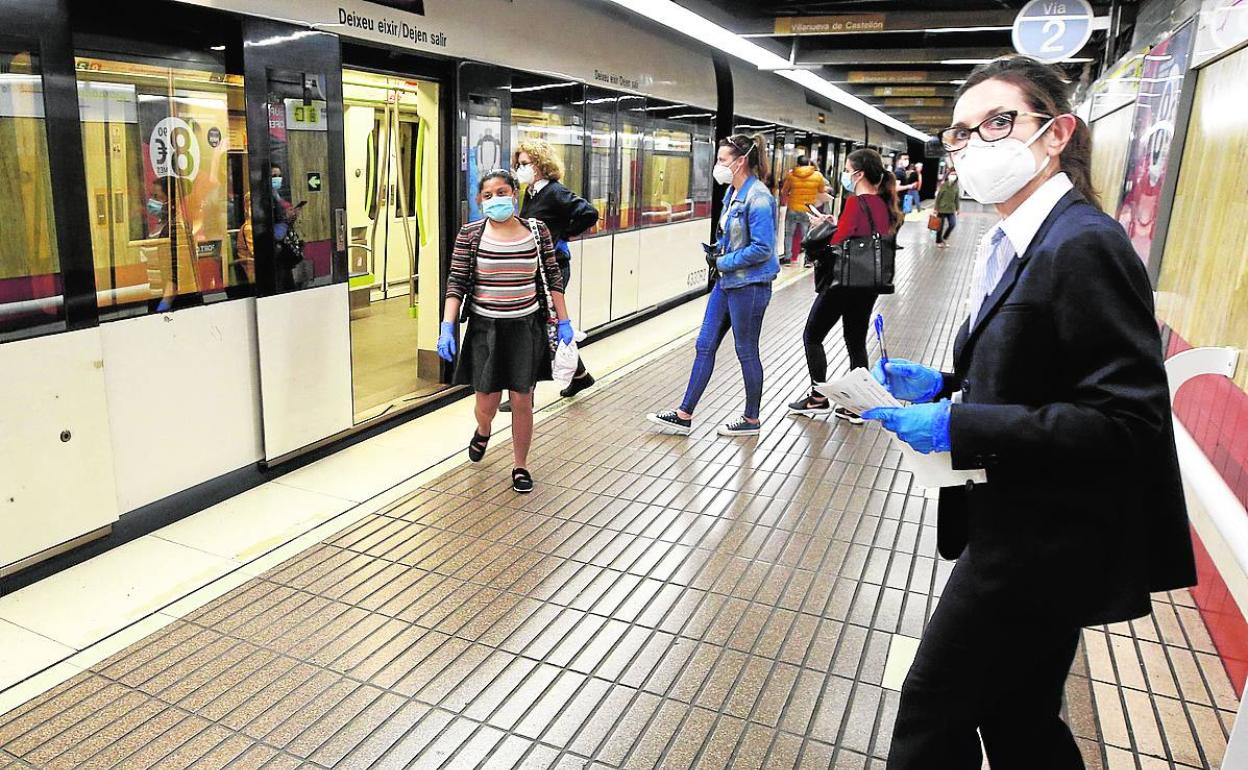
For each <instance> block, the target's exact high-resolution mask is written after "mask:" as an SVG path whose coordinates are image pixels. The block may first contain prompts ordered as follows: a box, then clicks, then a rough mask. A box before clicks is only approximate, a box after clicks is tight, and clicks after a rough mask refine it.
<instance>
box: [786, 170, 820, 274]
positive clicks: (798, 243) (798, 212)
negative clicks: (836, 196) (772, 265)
mask: <svg viewBox="0 0 1248 770" xmlns="http://www.w3.org/2000/svg"><path fill="white" fill-rule="evenodd" d="M827 189H828V183H827V180H825V179H824V178H823V174H820V173H819V169H817V168H815V164H813V163H811V162H810V158H808V157H806V156H805V155H798V156H797V165H796V166H795V167H794V168H793V170H791V171H790V172H789V173H788V174H786V175H785V177H784V184H783V185H781V187H780V203H781V204H782V205H783V206H785V214H784V252H785V253H784V259H783V260H782V262H781V263H782V264H786V265H791V264H793V263H794V262H795V261H796V260H797V255H798V252H800V251H801V250H802V239H803V238H805V237H806V229H807V228H808V227H809V226H810V212H809V211H807V210H806V206H807V205H808V204H813V203H815V199H816V198H817V197H818V196H820V195H822V194H823V193H824V192H826V191H827Z"/></svg>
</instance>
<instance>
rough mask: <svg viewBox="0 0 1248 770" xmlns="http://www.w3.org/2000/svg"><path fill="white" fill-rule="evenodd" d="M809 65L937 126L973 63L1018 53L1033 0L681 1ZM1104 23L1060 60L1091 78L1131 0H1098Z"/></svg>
mask: <svg viewBox="0 0 1248 770" xmlns="http://www.w3.org/2000/svg"><path fill="white" fill-rule="evenodd" d="M676 1H677V2H678V3H679V4H680V5H683V6H685V7H686V8H688V9H690V10H692V11H695V12H697V13H699V14H701V15H702V16H705V17H707V18H709V19H711V20H712V21H715V22H717V23H718V24H720V25H722V26H725V27H727V28H728V29H731V30H732V31H733V32H736V33H738V34H741V35H745V36H748V37H749V38H751V39H752V40H753V41H754V42H756V43H759V44H760V45H764V46H766V47H768V48H770V49H771V50H773V51H775V52H776V53H778V54H780V55H783V56H786V57H787V58H788V59H789V61H790V62H792V63H793V64H794V66H795V67H800V68H802V69H810V70H812V71H814V72H816V73H817V74H819V75H820V77H823V78H825V79H827V80H829V81H831V82H833V83H835V84H836V85H838V86H839V87H841V88H843V89H845V90H847V91H849V92H850V93H852V94H854V95H855V96H858V97H860V98H862V99H864V100H866V101H867V102H869V103H871V104H873V105H875V106H876V107H879V108H880V109H881V110H883V111H885V112H887V113H889V114H890V115H892V116H893V117H895V118H897V119H898V120H902V121H905V122H906V123H909V124H910V125H912V126H914V127H915V128H918V129H920V130H923V131H925V132H927V133H930V134H934V133H936V132H937V131H939V130H940V129H941V128H944V127H945V126H948V125H949V123H950V122H951V116H952V112H953V99H954V92H955V91H956V90H957V87H958V86H959V85H960V84H961V81H962V80H964V79H965V78H966V76H967V75H968V74H969V73H970V71H971V70H972V69H973V68H974V67H975V65H976V64H978V63H980V62H981V61H984V60H987V59H993V58H995V57H997V56H1001V55H1002V54H1007V53H1012V52H1013V50H1014V48H1013V44H1012V42H1011V28H1012V25H1013V22H1014V17H1015V16H1017V15H1018V11H1019V10H1020V9H1021V8H1022V7H1023V6H1024V5H1025V4H1026V0H954V1H952V2H950V1H949V0H918V1H914V0H911V1H906V0H900V1H899V0H845V1H844V2H829V1H827V0H770V1H769V2H759V0H676ZM1092 7H1093V10H1094V12H1095V14H1096V15H1097V16H1098V17H1104V22H1103V23H1104V24H1105V25H1106V27H1107V28H1106V29H1101V30H1097V31H1094V32H1093V33H1092V38H1091V40H1089V41H1088V44H1087V45H1086V46H1085V47H1084V50H1082V51H1080V52H1079V53H1078V54H1076V55H1075V57H1072V58H1073V60H1072V61H1070V62H1067V63H1065V64H1063V65H1062V66H1063V67H1064V68H1065V69H1066V70H1067V74H1068V75H1069V76H1070V77H1071V78H1072V80H1075V81H1083V82H1090V81H1091V80H1093V79H1094V78H1095V77H1096V75H1097V74H1098V73H1099V71H1100V69H1101V67H1102V66H1103V63H1104V62H1105V61H1106V60H1108V61H1113V59H1114V58H1115V54H1116V51H1115V50H1109V51H1107V49H1115V48H1116V47H1117V46H1116V45H1115V41H1117V42H1118V43H1121V41H1123V40H1130V38H1131V31H1132V27H1133V26H1134V21H1135V10H1136V4H1135V2H1134V0H1125V1H1120V2H1108V1H1105V0H1095V1H1094V2H1092Z"/></svg>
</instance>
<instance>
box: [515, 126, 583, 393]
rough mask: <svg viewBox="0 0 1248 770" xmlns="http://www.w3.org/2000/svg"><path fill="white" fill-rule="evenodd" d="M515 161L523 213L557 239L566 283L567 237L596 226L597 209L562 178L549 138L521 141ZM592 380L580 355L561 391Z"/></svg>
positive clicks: (557, 253)
mask: <svg viewBox="0 0 1248 770" xmlns="http://www.w3.org/2000/svg"><path fill="white" fill-rule="evenodd" d="M512 161H513V162H512V165H513V167H514V168H515V170H516V180H517V181H518V182H519V183H520V184H521V185H524V186H525V187H526V189H525V191H524V200H523V202H521V204H520V217H521V218H522V219H536V220H537V221H539V222H541V223H542V224H544V225H546V228H547V229H548V230H550V237H551V238H552V239H553V240H554V243H555V261H556V262H558V264H559V271H560V272H561V273H562V274H563V285H564V286H567V285H568V284H569V282H570V281H571V280H572V250H571V249H570V248H568V239H569V238H575V237H577V236H578V235H580V234H581V233H583V232H585V231H586V230H588V229H589V228H591V227H593V226H594V225H595V224H596V223H597V222H598V211H597V209H595V208H594V207H593V206H592V205H591V204H590V203H589V201H587V200H585V199H584V198H582V197H580V196H579V195H577V194H576V193H574V192H572V191H571V190H569V189H568V188H567V187H565V186H564V185H563V184H562V183H561V182H560V181H559V180H560V179H562V178H563V163H562V162H561V161H560V160H559V156H558V155H557V154H556V153H555V150H554V148H553V147H551V146H550V145H549V144H547V143H546V142H543V141H539V140H527V141H523V142H520V143H519V144H517V145H516V152H515V154H514V156H513V158H512ZM593 384H594V377H593V375H591V374H590V373H589V372H588V371H586V369H585V364H584V363H582V362H581V360H580V359H579V358H578V359H577V361H576V374H575V375H573V377H572V382H570V383H568V386H567V387H566V388H564V389H563V390H561V391H560V392H559V395H561V396H563V397H564V398H570V397H571V396H575V395H576V394H577V393H580V392H581V391H582V390H585V389H586V388H588V387H589V386H591V385H593Z"/></svg>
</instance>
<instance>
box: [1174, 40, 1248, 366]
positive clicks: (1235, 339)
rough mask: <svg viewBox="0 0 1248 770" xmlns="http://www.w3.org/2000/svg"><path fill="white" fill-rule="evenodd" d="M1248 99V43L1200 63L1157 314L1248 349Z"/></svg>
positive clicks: (1213, 341) (1189, 336) (1216, 341)
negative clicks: (1247, 106)
mask: <svg viewBox="0 0 1248 770" xmlns="http://www.w3.org/2000/svg"><path fill="white" fill-rule="evenodd" d="M1245 104H1248V49H1245V50H1243V51H1240V52H1239V53H1237V54H1234V55H1233V56H1229V57H1227V58H1225V59H1223V60H1221V61H1219V62H1217V63H1216V64H1212V65H1210V66H1209V67H1206V68H1205V69H1203V70H1201V72H1200V77H1199V79H1198V80H1197V83H1196V102H1195V106H1194V107H1193V110H1192V117H1191V122H1190V124H1189V128H1188V134H1187V144H1186V147H1185V148H1184V152H1183V165H1182V168H1181V169H1180V171H1179V185H1178V191H1177V193H1176V196H1175V201H1174V213H1173V216H1172V217H1171V220H1170V231H1169V234H1168V236H1167V238H1166V249H1165V256H1164V258H1163V261H1162V263H1161V280H1160V283H1159V285H1158V291H1159V297H1158V315H1159V316H1160V317H1161V319H1162V320H1163V321H1165V322H1166V323H1167V324H1169V325H1170V327H1171V328H1172V329H1174V330H1175V331H1176V332H1177V333H1178V334H1179V335H1181V336H1182V337H1183V338H1184V339H1185V340H1187V342H1188V343H1190V344H1192V345H1195V346H1206V345H1230V346H1233V347H1237V348H1240V349H1241V350H1243V349H1248V188H1245V182H1244V180H1246V179H1248V110H1245V109H1244V105H1245ZM1236 383H1237V384H1238V385H1239V386H1240V387H1242V388H1245V389H1248V366H1243V365H1241V366H1240V368H1239V373H1238V376H1237V377H1236Z"/></svg>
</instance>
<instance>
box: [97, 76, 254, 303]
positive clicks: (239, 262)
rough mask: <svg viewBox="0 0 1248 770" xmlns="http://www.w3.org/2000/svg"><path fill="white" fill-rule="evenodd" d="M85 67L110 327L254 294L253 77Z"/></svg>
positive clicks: (102, 288) (101, 275)
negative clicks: (249, 106)
mask: <svg viewBox="0 0 1248 770" xmlns="http://www.w3.org/2000/svg"><path fill="white" fill-rule="evenodd" d="M76 66H77V72H78V110H79V118H80V120H81V124H82V141H83V157H84V163H85V166H86V181H87V205H88V211H89V214H90V226H91V247H92V253H93V255H94V261H95V279H96V289H97V300H98V303H99V306H100V311H101V317H102V318H108V317H119V316H129V315H135V314H142V313H145V312H148V311H151V310H155V311H158V312H163V311H165V310H169V309H171V308H172V307H173V306H174V304H175V303H177V302H179V300H183V299H187V298H192V299H194V300H195V301H196V302H198V301H213V300H217V299H224V298H225V296H226V290H227V289H228V288H229V287H233V286H239V285H244V284H249V283H251V282H252V281H253V280H254V259H253V253H254V249H253V243H252V238H251V227H250V217H249V216H248V212H249V211H250V192H249V190H248V177H247V173H246V168H247V164H246V153H247V130H246V124H245V120H246V118H245V106H244V100H243V79H242V77H241V76H238V75H231V74H227V73H225V72H224V71H220V70H215V69H210V68H206V67H209V66H210V65H208V64H207V63H205V62H199V63H196V64H195V65H193V66H190V67H187V66H179V65H177V64H175V63H173V62H164V61H154V60H144V61H130V60H125V59H122V58H111V57H110V58H96V57H91V56H81V55H80V56H79V57H78V58H77V59H76Z"/></svg>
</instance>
